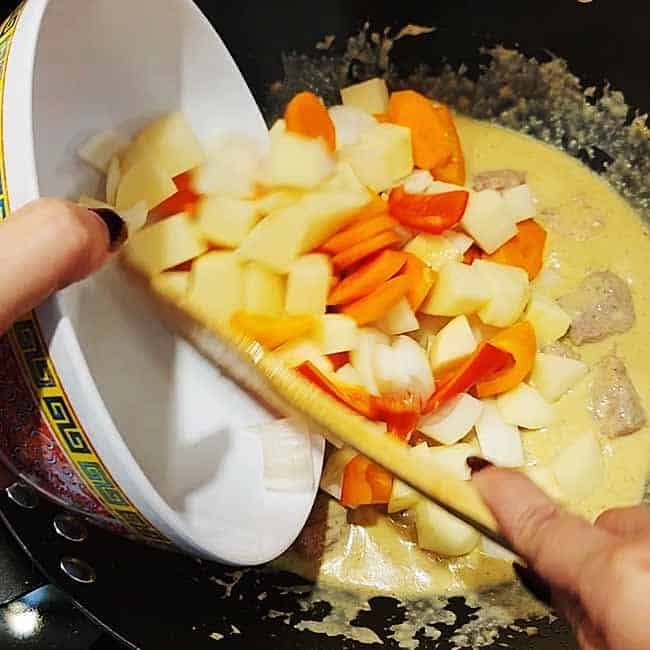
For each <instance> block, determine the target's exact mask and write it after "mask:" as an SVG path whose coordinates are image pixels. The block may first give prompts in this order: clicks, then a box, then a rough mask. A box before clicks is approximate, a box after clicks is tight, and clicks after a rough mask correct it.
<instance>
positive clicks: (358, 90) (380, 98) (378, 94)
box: [341, 77, 389, 115]
mask: <svg viewBox="0 0 650 650" xmlns="http://www.w3.org/2000/svg"><path fill="white" fill-rule="evenodd" d="M341 98H342V99H343V105H344V106H353V107H354V108H358V109H360V110H362V111H364V112H365V113H368V114H370V115H376V114H377V113H385V112H386V111H388V100H389V95H388V86H387V85H386V82H385V81H384V80H383V79H380V78H378V77H375V78H373V79H368V80H367V81H363V82H361V83H358V84H354V85H353V86H348V87H347V88H342V89H341Z"/></svg>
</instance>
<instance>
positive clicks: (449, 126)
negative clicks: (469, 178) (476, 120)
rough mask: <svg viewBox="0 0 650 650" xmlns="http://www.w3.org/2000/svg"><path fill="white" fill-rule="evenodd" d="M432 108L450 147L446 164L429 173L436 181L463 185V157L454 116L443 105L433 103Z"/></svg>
mask: <svg viewBox="0 0 650 650" xmlns="http://www.w3.org/2000/svg"><path fill="white" fill-rule="evenodd" d="M434 108H435V110H436V112H437V114H438V118H439V119H440V121H441V122H442V123H443V125H444V127H445V129H446V131H447V135H448V140H449V144H450V145H451V156H450V157H449V160H448V161H447V162H446V163H443V164H442V165H439V166H438V167H435V168H434V169H432V170H431V173H432V174H433V177H434V178H435V179H436V180H439V181H443V182H445V183H455V184H456V185H464V184H465V156H464V155H463V148H462V146H461V143H460V138H459V137H458V131H457V130H456V124H455V123H454V116H453V115H452V113H451V111H450V110H449V108H448V107H447V106H445V105H444V104H439V103H437V102H434Z"/></svg>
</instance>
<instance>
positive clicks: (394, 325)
mask: <svg viewBox="0 0 650 650" xmlns="http://www.w3.org/2000/svg"><path fill="white" fill-rule="evenodd" d="M377 327H378V328H379V329H380V330H382V331H383V332H386V334H390V335H392V336H397V335H398V334H406V333H408V332H414V331H415V330H417V329H418V328H419V327H420V324H419V323H418V319H417V318H416V317H415V314H414V313H413V310H412V309H411V305H409V302H408V300H407V299H406V298H402V299H401V300H400V301H399V302H398V303H397V304H396V305H395V306H394V307H393V308H392V309H391V310H390V311H388V312H387V313H386V314H385V315H384V316H383V317H382V318H381V319H380V320H378V321H377Z"/></svg>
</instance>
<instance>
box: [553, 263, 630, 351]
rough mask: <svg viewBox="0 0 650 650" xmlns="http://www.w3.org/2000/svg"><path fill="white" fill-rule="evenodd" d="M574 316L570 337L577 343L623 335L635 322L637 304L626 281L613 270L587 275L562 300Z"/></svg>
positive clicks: (561, 303) (563, 306)
mask: <svg viewBox="0 0 650 650" xmlns="http://www.w3.org/2000/svg"><path fill="white" fill-rule="evenodd" d="M559 303H560V305H561V306H562V309H564V310H565V311H566V312H567V313H568V314H569V315H570V316H571V318H572V319H573V321H572V323H571V328H570V329H569V338H570V339H571V341H572V342H573V343H575V344H576V345H581V344H582V343H589V342H591V341H599V340H600V339H604V338H605V337H606V336H609V335H610V334H622V333H623V332H627V330H629V329H630V327H632V325H634V319H635V315H634V303H633V302H632V294H631V293H630V288H629V287H628V286H627V283H626V282H625V281H624V280H622V279H621V278H619V277H618V275H616V274H615V273H612V272H611V271H598V272H596V273H592V274H590V275H588V276H587V277H586V278H585V279H584V280H583V281H582V283H581V284H580V286H579V287H578V289H576V290H575V291H574V292H573V293H569V294H567V295H566V296H563V297H562V298H560V300H559Z"/></svg>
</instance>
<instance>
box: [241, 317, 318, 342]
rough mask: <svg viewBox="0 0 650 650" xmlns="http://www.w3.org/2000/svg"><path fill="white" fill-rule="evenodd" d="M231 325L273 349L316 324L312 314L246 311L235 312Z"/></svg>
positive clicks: (295, 337) (304, 332)
mask: <svg viewBox="0 0 650 650" xmlns="http://www.w3.org/2000/svg"><path fill="white" fill-rule="evenodd" d="M231 324H232V326H233V327H234V328H235V329H237V330H239V331H240V332H242V333H243V334H246V335H247V336H250V337H251V338H252V339H255V340H256V341H257V342H258V343H261V344H262V345H263V346H264V347H265V348H268V349H269V350H273V349H275V348H277V347H279V346H280V345H282V344H283V343H286V342H287V341H291V340H293V339H297V338H299V337H301V336H304V335H305V334H309V333H310V332H311V331H312V330H313V329H314V327H315V325H316V319H315V318H314V317H313V316H309V315H304V316H268V315H267V314H255V313H251V312H247V311H238V312H236V313H235V314H234V315H233V317H232V319H231Z"/></svg>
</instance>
